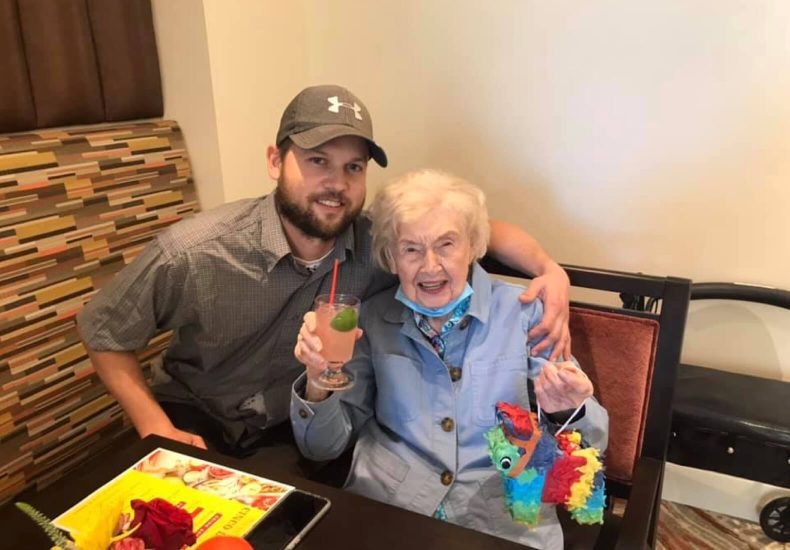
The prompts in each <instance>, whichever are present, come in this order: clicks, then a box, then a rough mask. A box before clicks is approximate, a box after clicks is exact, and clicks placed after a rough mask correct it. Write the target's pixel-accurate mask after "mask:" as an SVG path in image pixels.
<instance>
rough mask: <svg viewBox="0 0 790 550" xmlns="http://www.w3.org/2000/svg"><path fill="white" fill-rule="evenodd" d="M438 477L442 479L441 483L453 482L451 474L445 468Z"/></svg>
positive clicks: (448, 483)
mask: <svg viewBox="0 0 790 550" xmlns="http://www.w3.org/2000/svg"><path fill="white" fill-rule="evenodd" d="M439 479H440V480H441V481H442V485H450V484H451V483H452V482H453V474H452V472H450V471H449V470H445V471H443V472H442V475H441V476H440V477H439Z"/></svg>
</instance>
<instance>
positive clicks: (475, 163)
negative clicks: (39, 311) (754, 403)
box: [187, 0, 790, 380]
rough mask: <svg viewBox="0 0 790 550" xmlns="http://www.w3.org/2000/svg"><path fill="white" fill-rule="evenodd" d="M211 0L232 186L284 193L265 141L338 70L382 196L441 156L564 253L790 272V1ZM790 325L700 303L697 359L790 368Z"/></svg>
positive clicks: (701, 270)
mask: <svg viewBox="0 0 790 550" xmlns="http://www.w3.org/2000/svg"><path fill="white" fill-rule="evenodd" d="M204 9H205V16H206V29H207V43H208V51H209V57H210V60H211V79H212V83H213V100H214V104H215V107H216V127H217V136H218V142H219V150H220V158H221V165H222V181H223V186H222V188H223V192H224V198H225V200H233V199H236V198H239V197H244V196H255V195H259V194H261V193H262V192H266V191H268V190H270V189H271V187H272V184H271V182H269V181H268V178H267V177H266V174H265V170H264V165H263V151H264V150H265V146H266V144H267V143H268V142H269V141H270V140H271V139H272V137H273V135H274V133H275V131H276V127H277V122H278V118H279V115H280V112H281V110H282V108H283V107H284V105H285V103H287V101H288V100H289V99H290V97H291V96H292V95H293V94H294V93H295V92H296V91H297V90H298V89H300V88H301V87H303V86H305V85H308V84H315V83H323V82H337V83H341V84H344V85H346V86H348V87H350V88H351V89H352V90H354V91H355V92H356V93H357V94H358V95H360V96H361V97H362V98H363V99H364V101H365V102H366V103H367V105H368V107H369V109H370V110H371V112H373V113H374V114H375V130H376V134H377V136H378V139H379V140H380V142H381V143H382V144H384V146H385V147H386V149H387V151H388V153H389V155H390V159H391V166H390V168H388V169H387V170H386V171H382V170H379V169H378V168H377V167H374V168H373V169H372V170H371V176H370V188H371V193H372V192H373V191H375V189H376V188H377V186H378V184H379V183H380V182H381V181H382V179H384V178H385V177H388V176H391V175H395V174H398V173H400V172H402V171H404V170H407V169H410V168H415V167H420V166H436V167H441V168H445V169H448V170H451V171H454V172H457V173H460V174H464V175H465V176H467V177H468V178H470V179H471V180H473V181H475V182H477V183H479V184H480V185H481V186H482V187H483V188H484V189H485V190H486V191H487V192H488V194H489V197H490V204H491V210H492V213H493V214H494V215H496V216H498V217H500V218H503V219H507V220H511V221H515V222H518V223H520V224H522V225H523V226H524V227H526V228H527V229H528V230H529V231H531V232H532V233H533V234H534V235H535V236H536V237H538V238H539V239H540V241H541V242H542V243H543V244H544V245H545V246H546V248H547V249H548V250H549V251H550V252H551V253H552V255H553V256H554V257H555V258H557V259H558V260H559V261H562V262H567V263H574V264H582V265H592V266H600V267H609V268H615V269H624V270H634V271H643V272H649V273H657V274H674V275H679V276H686V277H691V278H693V279H695V280H699V281H711V280H721V281H742V282H753V283H761V284H768V285H776V286H780V287H784V288H790V275H788V273H790V243H789V242H788V239H787V236H788V235H790V217H788V216H787V215H785V209H786V208H787V205H790V186H788V185H785V183H786V182H787V181H789V180H790V160H788V159H790V102H788V101H787V98H788V97H790V41H788V40H787V35H788V32H790V4H788V3H787V2H784V1H782V0H774V1H759V0H754V1H751V2H743V1H735V0H725V1H722V0H707V1H698V2H695V3H688V2H684V1H681V0H674V1H668V2H660V3H659V2H650V1H647V0H645V1H636V2H634V1H603V0H599V1H596V2H592V3H584V4H579V3H576V2H559V3H558V2H538V1H532V2H530V1H524V0H509V1H507V0H500V1H498V2H491V3H482V2H476V1H473V0H464V1H459V0H432V1H431V2H420V1H416V0H413V1H404V2H397V3H395V2H387V1H384V0H377V1H364V2H363V1H359V0H334V1H333V2H322V1H318V0H302V1H298V2H290V3H282V2H273V1H271V2H260V1H255V0H244V1H241V0H237V1H235V2H233V3H228V2H221V1H220V0H205V2H204ZM187 135H188V137H189V135H190V134H187ZM788 331H790V315H786V314H785V313H784V312H780V311H774V310H773V309H772V308H769V307H763V306H753V307H750V306H744V305H738V304H730V303H696V304H693V307H692V313H691V316H690V318H689V332H688V339H687V345H686V351H685V358H686V360H688V361H692V362H697V363H701V364H706V365H715V366H718V367H721V368H725V369H730V370H742V371H747V372H752V373H755V374H759V375H761V376H766V377H774V378H781V377H784V378H785V379H788V380H790V339H787V338H782V335H783V334H787V333H788ZM782 365H784V366H782ZM783 369H784V370H783Z"/></svg>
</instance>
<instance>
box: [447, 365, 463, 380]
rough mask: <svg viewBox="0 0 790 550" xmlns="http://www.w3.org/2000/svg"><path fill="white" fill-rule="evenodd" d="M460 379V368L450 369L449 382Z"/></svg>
mask: <svg viewBox="0 0 790 550" xmlns="http://www.w3.org/2000/svg"><path fill="white" fill-rule="evenodd" d="M460 379H461V368H460V367H450V380H452V381H453V382H458V381H459V380H460Z"/></svg>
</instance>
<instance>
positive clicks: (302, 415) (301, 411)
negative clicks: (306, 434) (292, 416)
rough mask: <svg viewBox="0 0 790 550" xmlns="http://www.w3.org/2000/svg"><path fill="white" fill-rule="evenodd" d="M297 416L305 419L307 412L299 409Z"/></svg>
mask: <svg viewBox="0 0 790 550" xmlns="http://www.w3.org/2000/svg"><path fill="white" fill-rule="evenodd" d="M299 416H300V417H302V418H307V411H306V410H304V409H299Z"/></svg>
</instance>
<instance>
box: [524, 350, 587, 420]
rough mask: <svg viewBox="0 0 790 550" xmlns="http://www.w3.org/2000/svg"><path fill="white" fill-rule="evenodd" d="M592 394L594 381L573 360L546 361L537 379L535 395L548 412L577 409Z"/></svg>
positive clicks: (542, 407) (541, 406) (539, 403)
mask: <svg viewBox="0 0 790 550" xmlns="http://www.w3.org/2000/svg"><path fill="white" fill-rule="evenodd" d="M592 394H593V385H592V382H591V381H590V379H589V378H587V375H586V374H584V372H583V371H582V370H581V369H580V368H579V367H577V366H576V364H575V363H574V362H572V361H565V362H562V363H558V364H556V365H555V364H554V363H546V364H545V365H544V366H543V369H542V370H541V371H540V375H539V376H538V377H537V379H535V397H536V398H537V400H538V405H540V408H541V409H543V410H544V411H546V412H547V413H555V412H558V411H565V410H568V409H576V408H577V407H579V406H580V405H581V404H582V403H584V400H585V399H587V398H588V397H590V396H592Z"/></svg>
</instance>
